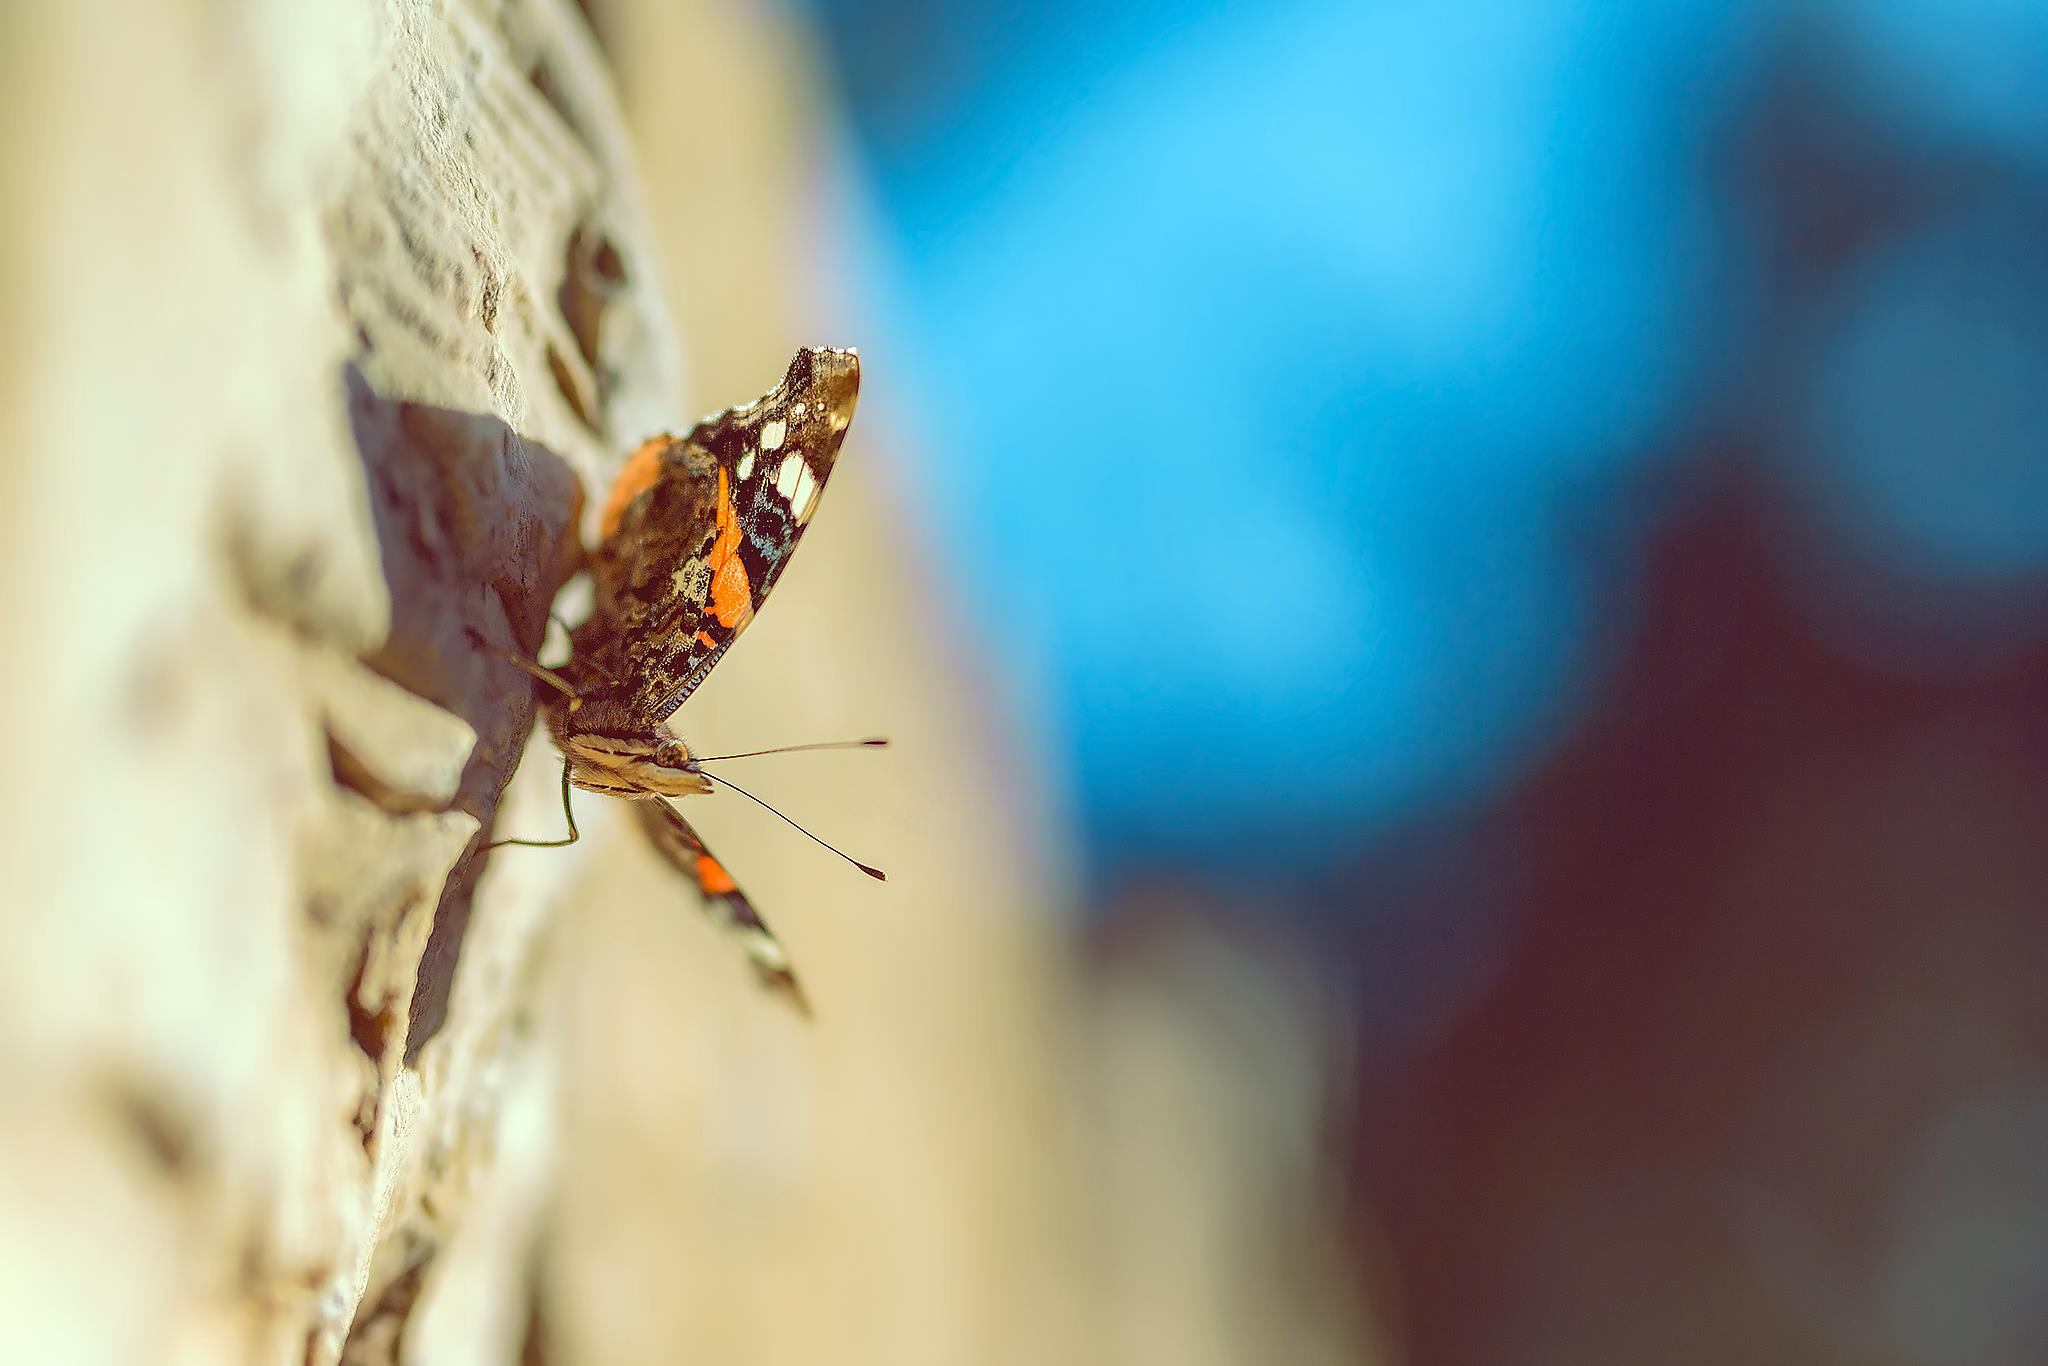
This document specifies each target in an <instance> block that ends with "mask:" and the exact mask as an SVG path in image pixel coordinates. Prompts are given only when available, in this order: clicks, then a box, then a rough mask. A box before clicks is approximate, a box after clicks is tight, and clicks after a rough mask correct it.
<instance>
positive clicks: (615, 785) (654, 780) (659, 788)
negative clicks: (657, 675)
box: [544, 695, 711, 797]
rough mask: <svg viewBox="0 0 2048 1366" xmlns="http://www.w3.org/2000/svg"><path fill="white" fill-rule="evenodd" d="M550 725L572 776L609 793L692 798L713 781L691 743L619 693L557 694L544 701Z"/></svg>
mask: <svg viewBox="0 0 2048 1366" xmlns="http://www.w3.org/2000/svg"><path fill="white" fill-rule="evenodd" d="M544 705H545V709H546V713H547V723H548V730H549V731H550V732H551V733H552V734H553V736H554V739H555V744H556V746H557V747H558V748H559V749H560V750H561V751H562V757H563V758H565V759H567V760H568V761H569V781H570V782H572V783H574V784H575V785H576V786H577V787H580V788H582V789H583V790H584V791H586V792H597V793H602V794H603V795H605V796H607V797H692V796H696V795H698V794H700V793H705V792H709V791H710V790H711V781H710V780H709V779H708V778H706V777H705V776H704V774H703V772H702V770H700V769H699V768H698V767H697V762H696V760H695V759H693V758H692V757H691V756H690V748H689V746H688V745H686V744H684V743H683V741H682V740H681V739H680V738H678V737H677V736H676V735H675V734H674V733H673V732H672V731H670V730H669V729H668V727H667V726H666V725H663V724H662V723H660V722H656V721H650V720H649V719H648V718H647V717H646V716H645V715H644V714H643V713H641V712H640V711H639V709H637V708H635V707H634V706H633V705H631V703H630V702H628V701H625V700H623V699H619V698H615V697H606V696H602V695H600V696H595V697H584V698H580V699H579V700H578V701H576V702H575V703H574V704H571V702H570V701H569V699H568V698H565V697H556V698H552V699H549V700H548V701H547V702H546V703H545V704H544Z"/></svg>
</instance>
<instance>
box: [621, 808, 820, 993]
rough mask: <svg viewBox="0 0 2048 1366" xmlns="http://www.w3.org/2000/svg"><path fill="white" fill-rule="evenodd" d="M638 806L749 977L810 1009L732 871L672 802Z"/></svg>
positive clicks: (786, 957) (666, 855)
mask: <svg viewBox="0 0 2048 1366" xmlns="http://www.w3.org/2000/svg"><path fill="white" fill-rule="evenodd" d="M634 805H635V806H637V807H639V808H640V821H641V824H642V825H643V826H644V827H645V828H646V830H647V835H648V838H649V839H651V840H653V842H654V847H655V849H656V850H658V851H659V852H660V853H661V856H662V857H663V858H665V859H667V860H668V861H669V863H670V864H672V865H673V866H674V867H675V868H676V870H677V871H678V872H680V873H682V874H683V875H684V876H685V877H687V878H689V879H690V881H692V882H694V883H696V884H697V890H698V891H700V892H702V893H703V894H704V906H705V909H706V910H708V911H709V912H710V913H711V915H712V918H713V919H715V920H718V921H720V922H722V923H723V924H724V925H725V926H726V928H727V929H729V930H731V931H732V932H733V934H734V935H735V936H736V937H737V938H738V939H739V941H740V947H741V948H742V949H743V950H744V951H745V952H746V955H747V961H748V962H749V963H750V964H752V965H753V969H754V976H755V977H757V978H759V979H760V981H761V985H763V986H765V987H767V988H768V989H769V990H770V991H773V992H775V993H777V994H778V995H780V996H781V997H782V998H783V999H784V1000H787V1001H788V1002H789V1003H790V1004H791V1005H793V1006H795V1007H796V1008H797V1010H798V1011H800V1012H801V1013H803V1014H805V1015H808V1014H810V1013H811V1005H810V1001H809V1000H808V999H807V998H806V997H805V996H804V990H803V988H802V987H801V986H799V985H798V984H797V980H796V973H795V972H794V971H793V970H792V969H791V968H790V965H789V953H788V951H787V950H785V949H784V948H783V947H782V941H781V940H779V939H777V938H776V937H775V931H773V930H771V929H769V928H768V923H767V922H766V921H764V920H762V919H761V915H760V912H758V911H756V910H755V909H754V903H753V902H751V901H749V900H747V897H746V893H744V892H742V891H741V890H740V889H739V887H738V886H737V885H735V884H734V882H733V880H732V874H730V873H728V872H726V871H725V865H724V864H722V863H720V862H719V861H718V860H717V859H716V858H714V857H713V856H712V853H711V851H710V850H709V849H706V848H705V847H704V841H703V839H702V838H701V837H699V835H698V834H697V832H696V830H695V829H693V828H692V827H691V825H690V823H689V822H688V821H686V820H684V819H683V818H682V816H681V815H680V814H679V813H678V812H677V811H676V809H675V808H674V807H673V806H670V805H669V804H668V803H667V802H665V801H663V800H661V799H660V798H658V797H652V798H648V799H646V800H644V801H638V802H635V803H634Z"/></svg>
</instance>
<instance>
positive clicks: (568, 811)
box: [484, 759, 583, 849]
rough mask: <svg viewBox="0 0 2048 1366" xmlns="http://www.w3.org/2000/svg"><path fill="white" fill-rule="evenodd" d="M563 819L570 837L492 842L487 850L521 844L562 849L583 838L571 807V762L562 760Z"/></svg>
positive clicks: (487, 845)
mask: <svg viewBox="0 0 2048 1366" xmlns="http://www.w3.org/2000/svg"><path fill="white" fill-rule="evenodd" d="M562 819H563V820H565V821H567V822H569V835H568V838H566V839H559V840H492V841H491V842H490V843H489V844H486V845H485V846H484V848H486V849H502V848H504V847H505V846H506V845H508V844H520V845H524V846H526V847H527V848H528V849H560V848H561V847H563V846H564V845H568V844H574V843H575V842H576V841H577V840H579V839H581V838H583V836H582V835H580V834H579V833H577V830H576V812H575V811H574V810H573V809H572V808H571V807H570V805H569V761H568V760H567V759H564V760H562Z"/></svg>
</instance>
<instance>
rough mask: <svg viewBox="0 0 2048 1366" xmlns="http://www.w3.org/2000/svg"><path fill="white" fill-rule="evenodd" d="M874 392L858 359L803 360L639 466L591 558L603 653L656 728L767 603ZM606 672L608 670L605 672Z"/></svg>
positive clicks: (591, 649)
mask: <svg viewBox="0 0 2048 1366" xmlns="http://www.w3.org/2000/svg"><path fill="white" fill-rule="evenodd" d="M859 391H860V358H859V356H858V354H857V353H856V352H853V351H850V350H848V351H839V350H810V349H808V348H807V349H804V350H801V351H798V352H797V354H796V358H795V359H794V360H792V361H791V362H790V365H789V370H788V372H787V373H786V374H784V376H783V379H782V383H780V384H778V385H777V386H776V387H775V388H773V389H771V390H769V391H768V393H766V394H764V395H762V396H761V397H760V398H758V399H756V400H755V401H754V402H752V403H749V404H747V405H746V406H745V407H742V408H732V409H728V410H727V411H725V412H723V413H720V414H718V415H717V416H716V417H711V418H706V419H705V420H704V421H703V422H700V423H698V424H697V426H696V428H695V429H693V430H692V431H691V432H690V434H689V435H688V436H686V437H680V438H678V437H673V436H661V437H656V438H654V439H653V440H651V441H648V442H647V443H646V444H644V445H642V446H641V447H640V449H639V450H638V451H636V452H635V453H634V454H633V457H632V459H630V460H629V461H628V462H627V464H626V468H625V469H624V471H622V472H621V473H620V475H619V478H618V481H617V482H616V483H615V484H614V485H613V488H612V491H611V494H610V496H609V497H608V498H607V499H606V502H605V508H604V515H603V521H602V524H601V527H600V530H601V532H602V536H603V539H602V540H601V541H600V543H599V545H598V547H597V550H596V551H595V552H594V553H593V554H592V556H591V574H592V578H593V579H594V580H595V581H596V585H597V611H596V613H595V615H594V617H593V619H592V621H593V625H595V626H597V627H598V629H597V630H595V631H590V632H579V636H582V637H583V639H580V640H579V642H578V650H579V653H585V654H588V655H591V656H593V657H594V656H595V655H596V654H597V653H598V652H600V651H602V653H603V654H604V655H605V659H604V661H603V663H602V665H601V666H600V667H604V668H606V669H607V671H608V672H610V673H612V676H614V677H616V678H618V679H620V680H622V681H623V682H625V683H626V685H627V686H629V687H630V688H631V690H632V692H633V694H634V696H635V698H636V700H637V702H638V704H639V708H640V710H642V711H644V713H645V714H646V716H647V717H648V719H649V721H650V722H658V721H660V720H661V719H662V718H664V717H666V716H667V715H668V714H669V713H670V712H672V711H674V710H675V709H676V707H678V706H679V705H681V703H682V701H683V699H684V698H686V697H688V696H689V695H690V693H691V692H693V691H694V690H695V689H696V687H697V685H698V684H699V683H701V682H703V681H704V677H705V675H706V674H708V673H709V672H710V671H711V667H712V665H714V664H716V663H717V662H718V660H719V658H720V657H721V656H722V655H723V654H724V653H725V650H726V647H727V646H729V645H730V644H731V643H732V642H733V640H734V639H735V638H736V637H737V636H738V635H739V633H740V632H741V631H743V630H745V629H746V626H747V623H748V622H750V621H752V620H753V618H754V614H755V613H756V612H758V611H759V610H760V608H761V605H762V604H763V603H764V602H765V601H766V599H767V597H768V592H769V590H770V589H771V588H773V587H774V586H775V580H776V579H777V578H778V577H780V575H781V573H782V570H783V568H784V566H785V565H787V564H788V562H789V556H790V554H791V552H792V551H794V550H795V549H796V543H797V541H798V539H799V538H801V537H802V535H803V531H804V527H805V526H806V525H807V524H808V523H809V521H810V519H811V515H812V513H814V512H815V511H816V510H817V504H818V497H819V495H820V494H821V493H822V492H823V491H824V487H825V481H826V480H827V479H828V478H830V477H831V474H832V467H833V464H834V462H835V461H836V460H837V459H838V456H839V445H840V442H841V441H842V440H843V439H844V438H845V435H846V428H847V425H848V424H849V423H850V422H851V421H852V420H853V408H854V403H855V400H856V399H857V398H858V396H859ZM592 662H593V663H595V662H597V661H596V660H595V659H594V658H593V660H592Z"/></svg>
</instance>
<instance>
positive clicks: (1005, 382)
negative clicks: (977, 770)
mask: <svg viewBox="0 0 2048 1366" xmlns="http://www.w3.org/2000/svg"><path fill="white" fill-rule="evenodd" d="M811 14H812V16H813V18H814V19H815V21H816V23H817V25H818V27H819V30H820V33H821V35H822V44H823V48H824V51H825V52H826V54H827V56H828V60H829V62H830V64H831V66H832V67H833V68H834V70H835V72H836V77H837V82H838V87H839V90H840V94H841V98H842V99H843V103H844V108H843V110H842V117H843V119H844V128H845V132H844V138H843V144H842V146H843V154H844V157H845V160H846V163H847V167H846V170H847V174H848V175H849V176H850V178H851V179H852V180H853V181H854V182H855V183H857V184H859V185H860V186H862V187H863V194H864V196H865V198H866V200H867V202H868V203H869V204H870V205H871V206H872V220H871V221H870V222H869V223H868V224H867V225H866V227H865V230H864V233H863V234H862V238H861V242H860V251H861V254H860V260H861V263H862V265H861V270H862V273H863V274H862V280H861V287H862V289H863V291H864V293H865V296H866V299H865V302H866V305H867V307H868V308H869V309H870V310H871V311H872V314H873V317H874V319H875V328H876V331H877V333H878V334H879V335H878V337H877V342H876V344H877V346H878V348H879V349H884V350H889V351H892V352H894V353H896V355H897V362H898V363H897V366H896V367H895V370H896V373H897V374H899V375H900V376H902V377H903V383H904V384H905V385H907V386H908V389H909V392H908V393H907V394H906V396H905V397H906V399H907V403H906V411H907V412H909V413H911V414H913V415H914V418H913V421H914V427H915V430H916V432H917V435H918V438H919V439H918V440H917V441H916V442H915V443H913V444H914V446H915V449H914V450H913V451H912V452H910V453H909V456H908V457H907V458H912V459H914V460H916V462H917V464H916V466H915V468H914V470H913V471H912V473H913V475H914V478H915V481H916V488H917V496H916V503H917V505H918V509H919V511H920V512H921V513H923V514H925V515H926V516H928V518H929V520H930V522H931V523H932V524H933V525H934V527H935V530H934V532H933V534H935V535H937V536H939V537H940V538H941V539H942V540H943V541H944V542H945V545H944V549H945V551H946V552H947V555H946V558H945V559H944V561H943V563H945V564H946V565H947V566H948V571H949V572H957V573H958V575H959V583H958V584H957V585H953V586H952V588H953V591H954V592H955V594H956V597H957V605H958V607H959V609H960V615H961V616H962V617H963V618H964V619H966V620H967V621H969V622H971V623H974V624H975V625H976V626H978V628H979V629H980V631H981V632H982V636H983V639H982V644H983V645H984V646H985V648H986V649H987V650H989V651H990V652H991V653H992V655H993V656H994V658H995V660H996V661H997V665H998V667H997V668H996V669H995V670H993V671H992V672H993V673H994V674H995V676H996V677H998V678H999V679H1002V680H1005V681H1006V682H1009V683H1011V684H1013V685H1014V686H1015V688H1016V690H1017V696H1016V697H1015V698H1013V699H1011V700H1012V701H1013V702H1019V703H1021V705H1022V706H1023V707H1024V708H1025V709H1026V710H1027V712H1028V713H1030V721H1031V724H1032V725H1033V726H1034V729H1033V730H1032V731H1031V732H1030V733H1031V734H1032V735H1033V738H1034V742H1036V741H1037V738H1038V736H1039V735H1040V734H1041V733H1042V734H1043V736H1045V737H1046V739H1045V741H1044V743H1047V744H1050V745H1052V746H1053V747H1054V755H1055V757H1054V760H1053V762H1052V764H1051V768H1052V771H1053V772H1054V773H1055V775H1058V776H1062V777H1065V778H1067V779H1068V781H1069V790H1068V792H1067V793H1066V794H1065V795H1066V796H1067V797H1068V798H1069V802H1068V810H1069V811H1070V813H1071V817H1072V822H1073V825H1074V828H1075V830H1076V832H1077V834H1078V835H1079V837H1080V840H1081V843H1082V845H1083V847H1084V849H1085V850H1086V852H1087V856H1088V859H1089V864H1090V867H1091V869H1092V870H1093V872H1094V874H1095V876H1094V877H1093V878H1092V879H1091V881H1090V884H1089V885H1090V893H1091V895H1090V900H1091V905H1092V908H1093V911H1094V915H1093V917H1092V919H1091V922H1090V923H1091V925H1092V926H1093V930H1092V933H1093V935H1094V940H1093V942H1094V945H1095V949H1094V951H1095V952H1096V953H1097V954H1098V955H1100V956H1101V957H1102V958H1103V959H1104V960H1105V961H1110V962H1114V961H1123V960H1125V959H1135V960H1138V961H1142V960H1143V957H1144V955H1145V954H1146V953H1147V952H1148V951H1149V950H1148V946H1152V947H1153V948H1156V946H1157V945H1159V944H1162V943H1166V942H1170V940H1171V938H1172V935H1173V934H1174V932H1175V931H1174V930H1172V929H1171V928H1170V927H1171V926H1172V925H1174V924H1176V923H1179V924H1182V925H1186V924H1190V923H1219V922H1220V923H1229V924H1232V925H1234V926H1235V927H1236V932H1239V933H1244V934H1279V935H1281V936H1283V937H1284V936H1286V935H1295V936H1298V937H1300V938H1302V939H1304V940H1306V942H1307V943H1308V944H1309V945H1310V949H1311V953H1312V955H1313V959H1314V961H1315V963H1316V964H1317V967H1318V968H1319V969H1320V970H1321V971H1322V972H1324V973H1325V974H1326V975H1327V978H1328V980H1329V981H1330V982H1331V983H1333V984H1334V985H1335V987H1336V990H1335V992H1334V993H1333V996H1332V999H1333V1000H1335V1001H1338V1002H1341V1003H1342V1004H1341V1006H1340V1008H1339V1009H1338V1010H1337V1011H1336V1015H1337V1017H1338V1018H1339V1019H1340V1020H1342V1021H1343V1022H1344V1023H1345V1025H1346V1026H1348V1027H1349V1028H1351V1030H1352V1032H1353V1036H1354V1037H1353V1043H1354V1046H1355V1047H1356V1049H1357V1059H1358V1061H1357V1065H1356V1071H1355V1075H1352V1076H1349V1077H1342V1076H1339V1077H1332V1078H1329V1079H1328V1082H1329V1086H1330V1090H1331V1096H1332V1100H1331V1117H1330V1128H1331V1132H1332V1134H1333V1135H1334V1137H1333V1145H1334V1147H1335V1148H1336V1150H1337V1151H1338V1152H1339V1153H1340V1154H1341V1161H1342V1163H1343V1164H1344V1167H1345V1169H1346V1171H1347V1172H1348V1174H1349V1177H1350V1178H1351V1179H1352V1180H1353V1181H1354V1182H1355V1189H1356V1203H1355V1206H1354V1207H1353V1208H1352V1209H1351V1210H1349V1211H1348V1212H1347V1218H1348V1221H1349V1225H1350V1227H1351V1228H1352V1230H1353V1231H1354V1233H1355V1234H1356V1236H1357V1237H1358V1238H1359V1240H1360V1241H1359V1244H1358V1245H1359V1246H1360V1247H1363V1248H1368V1249H1374V1250H1375V1251H1374V1252H1372V1253H1371V1254H1370V1255H1365V1256H1362V1257H1361V1259H1360V1266H1359V1286H1360V1294H1361V1297H1362V1299H1364V1300H1367V1301H1369V1302H1371V1303H1373V1304H1374V1305H1376V1306H1378V1307H1379V1309H1380V1316H1381V1318H1382V1319H1383V1321H1384V1322H1385V1323H1387V1324H1389V1325H1392V1326H1394V1327H1395V1328H1397V1329H1398V1332H1397V1334H1396V1336H1397V1338H1398V1345H1399V1350H1398V1353H1397V1355H1398V1358H1399V1359H1404V1360H1415V1361H1428V1362H1474V1363H1492V1362H1501V1363H1522V1362H1532V1361H1533V1362H1559V1363H1563V1362H1572V1363H1585V1362H1595V1361H1598V1362H1609V1361H1611V1362H1617V1363H1622V1362H1626V1363H1637V1362H1645V1361H1657V1362H1667V1363H1674V1362H1697V1363H1701V1366H1706V1364H1707V1363H1726V1362H1735V1361H1779V1360H1799V1361H1812V1362H1844V1363H1846V1362H1869V1363H1884V1364H1885V1366H1895V1364H1896V1363H1904V1362H1913V1363H1921V1362H1925V1363H1977V1362H1982V1363H1987V1364H1990V1363H2019V1362H2034V1361H2042V1360H2048V1311H2043V1310H2042V1309H2041V1308H2040V1303H2041V1298H2040V1296H2039V1293H2038V1290H2039V1287H2040V1285H2042V1284H2043V1283H2048V1176H2044V1171H2048V1168H2044V1166H2043V1164H2042V1162H2041V1160H2040V1153H2041V1151H2042V1150H2043V1149H2042V1145H2043V1144H2044V1142H2048V1005H2044V1001H2048V995H2044V993H2043V992H2042V991H2041V989H2040V985H2039V964H2040V963H2041V962H2043V961H2044V960H2048V917H2044V911H2048V4H2044V3H2042V2H2041V0H1940V2H1939V3H1937V0H1787V2H1786V3H1779V4H1761V3H1743V2H1742V0H1736V2H1735V3H1706V2H1704V0H1671V2H1670V3H1663V4H1657V5H1635V6H1606V5H1592V4H1583V3H1578V4H1574V3H1558V2H1557V0H1448V2H1447V3H1438V4H1433V5H1408V6H1393V5H1384V4H1357V3H1353V4H1339V3H1320V2H1317V0H1292V2H1291V3H1288V2H1283V3H1269V4H1259V5H1252V4H1237V5H1226V6H1214V7H1206V8H1197V7H1191V6H1184V5H1175V4H1167V3H1159V2H1157V0H1154V2H1152V3H1133V4H1123V5H1110V6H1096V5H1079V4H1073V3H1051V4H1040V5H1023V4H1015V3H954V4H940V3H930V2H927V3H918V2H917V0H861V2H856V0H814V3H813V5H812V8H811ZM956 566H957V571H956V569H955V567H956ZM1246 1103H1247V1104H1256V1103H1257V1101H1256V1097H1253V1096H1249V1095H1248V1097H1247V1102H1246ZM1382 1252H1383V1254H1384V1255H1383V1256H1382V1255H1381V1254H1382Z"/></svg>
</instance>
